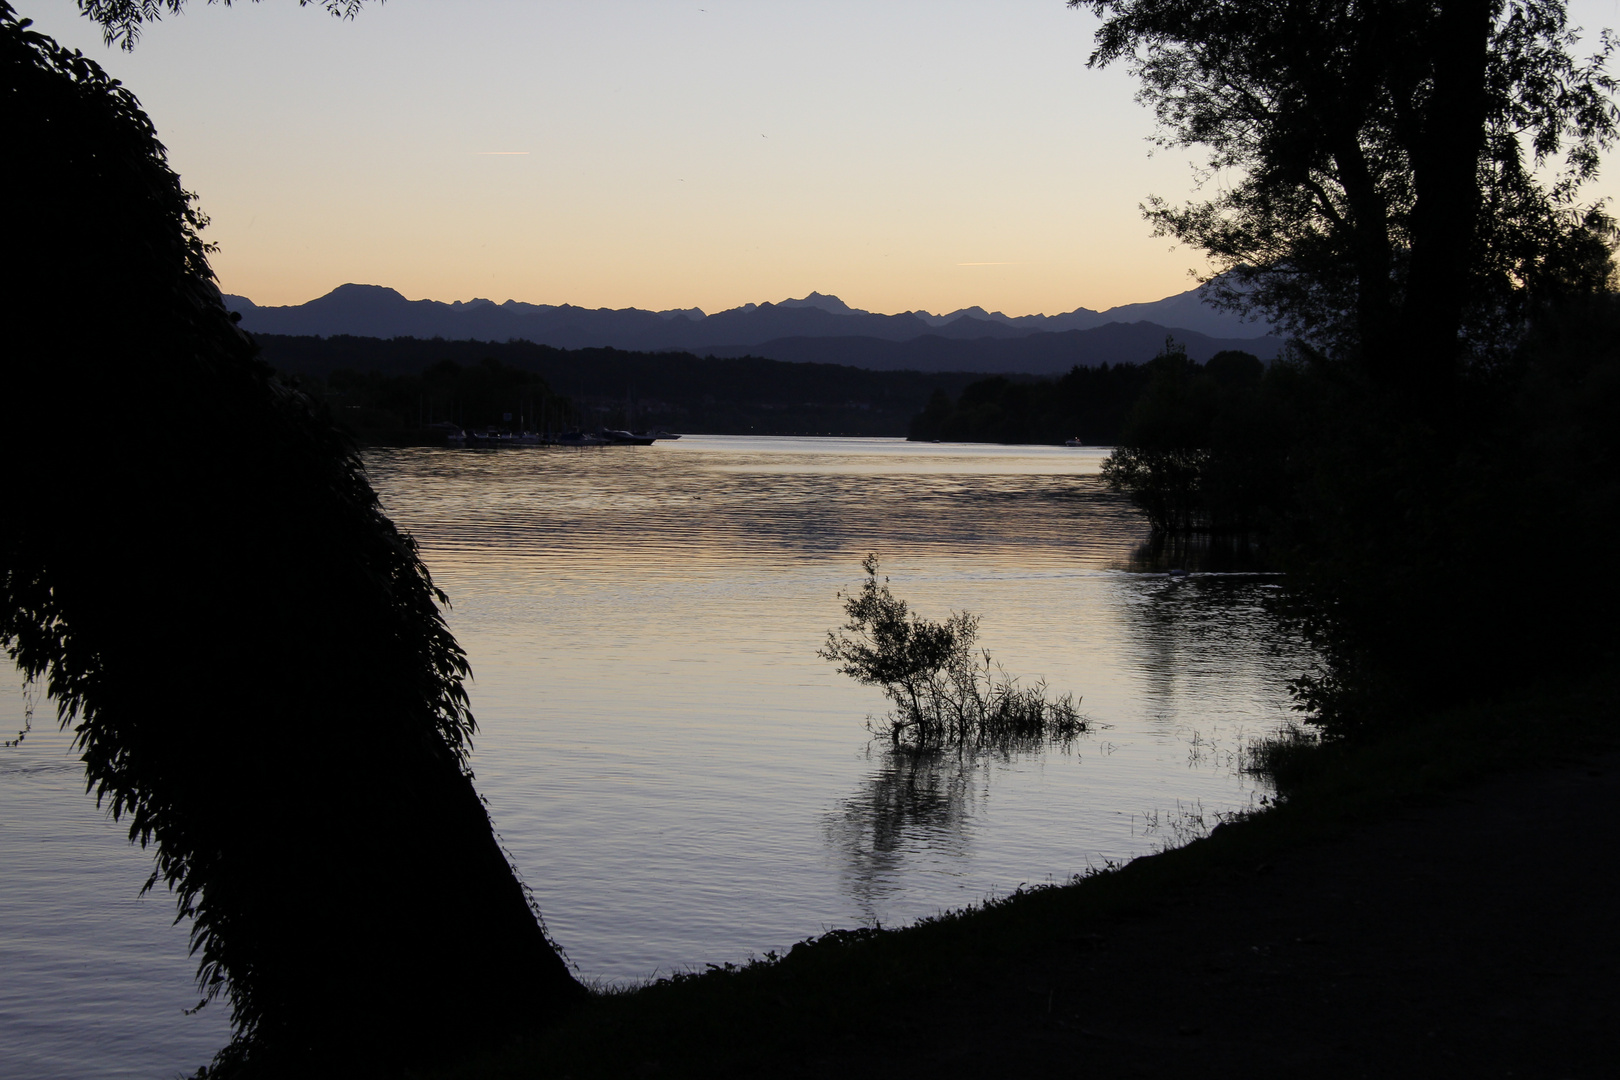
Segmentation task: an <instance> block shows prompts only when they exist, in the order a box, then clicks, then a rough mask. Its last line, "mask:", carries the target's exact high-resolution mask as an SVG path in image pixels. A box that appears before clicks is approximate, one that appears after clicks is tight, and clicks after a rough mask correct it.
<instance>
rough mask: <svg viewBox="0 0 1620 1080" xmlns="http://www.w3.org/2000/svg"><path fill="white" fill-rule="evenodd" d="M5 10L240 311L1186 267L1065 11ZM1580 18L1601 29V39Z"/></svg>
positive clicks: (676, 302)
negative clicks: (39, 33)
mask: <svg viewBox="0 0 1620 1080" xmlns="http://www.w3.org/2000/svg"><path fill="white" fill-rule="evenodd" d="M19 8H20V14H22V15H24V16H27V17H30V18H32V19H34V20H35V24H36V26H37V28H38V29H40V30H43V31H44V32H46V33H49V34H51V35H52V36H54V37H56V38H57V39H58V40H60V41H62V42H64V43H65V44H69V45H73V46H76V47H78V48H80V49H82V50H83V51H84V52H85V53H87V54H88V55H90V56H91V57H93V58H95V59H96V60H97V61H98V62H100V63H101V64H102V65H103V66H104V67H106V68H107V69H108V70H109V71H111V72H112V73H113V74H114V75H115V76H117V77H118V78H120V79H122V80H123V81H124V82H125V83H126V84H127V85H128V86H129V87H130V88H131V89H132V90H133V91H134V92H135V93H136V95H137V96H138V97H139V98H140V99H141V101H142V103H143V104H144V105H145V107H146V109H147V111H148V113H149V114H150V115H151V116H152V118H153V120H154V122H155V123H156V124H157V127H158V132H159V135H160V137H161V138H162V139H163V141H164V142H165V144H166V145H167V146H168V147H169V150H170V154H171V162H172V163H173V165H174V166H175V168H176V169H177V170H178V171H179V172H180V174H181V176H182V177H183V179H184V181H185V183H186V185H187V187H188V188H190V189H191V190H193V191H196V192H197V193H198V194H199V195H200V196H201V205H202V207H203V209H204V211H205V212H207V213H208V214H209V215H210V216H211V217H212V219H213V226H212V227H211V228H210V229H209V231H208V234H207V235H208V239H211V240H213V241H215V242H217V243H218V244H219V245H220V251H219V254H218V255H217V256H215V259H214V266H215V268H216V270H217V271H218V273H219V276H220V283H221V285H222V287H223V288H224V289H225V290H226V291H227V292H234V293H240V294H242V295H245V296H248V297H250V298H251V299H253V300H254V301H255V302H257V303H260V304H288V303H301V302H303V301H305V300H309V299H312V298H313V297H315V296H318V295H320V294H322V293H325V292H327V291H328V290H330V289H331V288H333V287H334V286H336V285H339V284H342V283H344V282H350V281H354V282H364V283H370V284H378V285H391V286H393V287H394V288H397V289H399V290H400V291H401V292H403V293H404V294H405V295H407V296H408V297H410V298H412V299H418V298H422V297H431V298H434V299H439V300H457V299H460V300H466V299H471V298H473V297H475V296H476V297H488V298H490V299H493V300H497V301H499V300H505V299H508V298H511V299H517V300H524V301H529V302H532V303H554V304H555V303H573V304H580V305H584V306H588V307H628V306H635V307H643V308H658V309H662V308H674V307H694V306H696V307H702V308H704V309H705V310H707V311H717V310H720V309H723V308H727V307H732V306H736V305H738V304H742V303H747V302H762V301H766V300H780V299H784V298H786V297H788V296H803V295H804V294H805V293H807V292H810V291H811V290H819V291H821V292H826V293H836V294H837V295H839V296H841V297H843V298H844V299H845V300H846V301H848V302H849V303H852V304H854V305H856V306H859V307H864V308H868V309H871V310H876V311H904V310H912V309H917V308H922V309H926V310H930V311H949V310H952V309H954V308H958V307H963V306H968V305H973V304H979V305H982V306H984V307H986V308H989V309H992V310H996V309H999V310H1002V311H1005V312H1007V313H1008V314H1013V315H1017V314H1026V313H1030V312H1046V313H1048V314H1055V313H1057V312H1060V311H1068V310H1072V309H1074V308H1076V307H1079V306H1085V307H1092V308H1105V307H1109V306H1112V305H1115V304H1122V303H1131V302H1134V301H1143V300H1156V299H1158V298H1160V297H1162V296H1166V295H1169V294H1171V293H1176V292H1180V291H1182V290H1183V289H1186V288H1188V287H1189V286H1190V285H1191V284H1193V282H1192V279H1191V278H1189V276H1188V272H1189V271H1190V270H1196V269H1200V268H1201V267H1202V265H1203V264H1202V262H1201V260H1200V259H1199V258H1198V256H1197V255H1196V253H1194V252H1190V251H1188V250H1185V249H1176V250H1172V247H1171V244H1170V242H1169V241H1168V240H1165V239H1154V238H1153V237H1152V235H1151V233H1150V230H1149V228H1148V226H1147V225H1146V224H1145V223H1144V222H1143V221H1142V219H1141V215H1140V213H1139V211H1138V209H1137V206H1138V204H1139V203H1140V202H1141V201H1142V200H1143V198H1144V197H1145V196H1147V195H1148V194H1150V193H1152V194H1158V195H1163V196H1165V197H1167V198H1171V199H1181V198H1185V197H1187V196H1189V195H1190V194H1191V193H1192V191H1193V173H1192V169H1191V165H1192V164H1193V161H1194V160H1195V159H1193V158H1190V157H1189V156H1188V155H1185V154H1182V153H1175V152H1164V151H1159V152H1156V153H1155V154H1153V156H1151V157H1150V156H1149V152H1150V150H1152V147H1151V145H1150V144H1149V142H1148V137H1149V136H1150V135H1151V134H1152V131H1153V125H1152V120H1151V116H1150V115H1149V114H1148V112H1147V111H1146V110H1145V109H1143V108H1142V107H1141V106H1139V105H1137V104H1136V103H1135V101H1134V100H1133V96H1134V93H1135V85H1134V83H1133V81H1132V80H1131V79H1130V78H1129V76H1128V75H1127V74H1126V73H1125V71H1124V70H1123V69H1122V68H1118V69H1110V70H1107V71H1100V72H1099V71H1089V70H1087V69H1086V67H1085V59H1086V56H1087V54H1088V53H1089V51H1090V47H1091V34H1092V31H1093V29H1094V27H1095V20H1094V19H1093V18H1092V17H1091V16H1090V15H1087V14H1084V13H1081V12H1075V11H1070V10H1068V9H1067V8H1066V7H1065V5H1064V3H1063V0H971V2H970V0H858V2H857V0H814V2H810V0H798V2H795V3H787V2H777V0H693V2H671V0H543V2H542V0H470V2H462V3H456V4H449V3H443V2H428V0H391V2H389V3H387V4H385V5H378V4H375V3H371V4H367V6H366V7H365V8H364V9H363V10H362V12H361V14H360V16H359V18H358V19H356V20H355V21H353V22H342V21H339V20H337V19H334V18H332V17H331V16H330V15H328V14H327V13H325V12H324V11H322V10H320V9H319V8H318V7H309V8H303V9H300V8H299V7H297V5H296V3H295V2H294V0H265V2H264V3H261V4H244V3H240V2H239V3H238V5H237V6H235V7H232V8H229V9H226V8H223V7H218V6H206V5H204V4H203V3H201V2H200V0H192V4H191V5H190V6H189V7H188V9H187V11H186V12H185V14H183V15H181V16H179V17H176V18H172V19H168V20H165V21H164V22H162V23H159V24H157V25H154V26H150V27H148V28H147V31H146V33H145V35H144V36H143V37H142V38H141V41H140V43H139V45H138V46H137V47H136V49H135V51H134V52H133V53H132V54H125V53H122V52H118V51H116V50H112V49H108V48H106V47H105V46H104V45H103V44H102V43H101V37H100V33H99V31H98V29H97V28H96V27H94V26H93V25H92V24H90V23H89V22H88V21H86V20H84V19H83V18H81V17H79V16H78V15H77V14H76V9H75V7H74V5H73V4H72V3H70V2H68V0H21V3H19ZM1571 11H1572V16H1573V21H1574V22H1576V23H1577V24H1579V25H1583V26H1585V27H1587V28H1588V29H1589V30H1590V31H1591V33H1590V34H1589V35H1588V36H1589V38H1590V39H1591V40H1595V38H1596V31H1597V30H1598V29H1599V28H1600V27H1602V26H1605V25H1610V26H1612V25H1615V24H1616V23H1617V22H1620V0H1589V2H1585V3H1576V4H1572V5H1571ZM1611 171H1613V170H1611ZM1616 191H1620V177H1617V176H1614V175H1606V176H1605V177H1604V179H1603V181H1602V182H1601V183H1600V184H1599V185H1598V186H1596V187H1595V188H1594V189H1593V193H1594V194H1610V193H1611V192H1616Z"/></svg>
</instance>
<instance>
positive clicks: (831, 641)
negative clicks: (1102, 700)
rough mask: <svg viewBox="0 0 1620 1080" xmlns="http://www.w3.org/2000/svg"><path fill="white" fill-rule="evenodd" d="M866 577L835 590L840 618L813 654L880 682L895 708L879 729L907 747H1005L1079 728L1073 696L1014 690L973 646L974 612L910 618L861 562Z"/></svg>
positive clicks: (870, 564) (874, 565)
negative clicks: (849, 589) (844, 590)
mask: <svg viewBox="0 0 1620 1080" xmlns="http://www.w3.org/2000/svg"><path fill="white" fill-rule="evenodd" d="M861 569H862V570H865V571H866V581H865V582H863V583H862V584H861V588H860V590H859V591H858V592H855V593H851V594H848V595H845V594H840V595H841V596H842V598H843V600H844V611H845V613H846V614H847V615H848V616H849V622H847V623H846V624H845V625H844V627H843V628H842V630H832V631H829V632H828V634H827V643H826V644H825V645H823V646H822V647H821V649H820V650H818V652H817V655H818V656H820V657H822V658H823V659H825V660H830V661H832V662H833V663H835V664H837V665H838V670H839V672H841V673H842V674H845V675H849V676H851V677H853V678H855V679H857V680H859V681H860V682H863V683H867V684H868V685H875V686H880V687H882V688H883V692H884V694H885V695H887V696H888V698H889V700H890V701H892V702H893V703H894V706H895V711H894V712H893V713H891V714H889V716H888V717H886V718H884V719H883V720H882V721H881V722H880V724H881V728H880V730H879V733H880V734H882V735H884V736H886V737H887V738H888V739H890V740H891V741H892V742H893V743H894V744H895V745H897V746H898V745H901V744H905V745H907V746H910V747H912V748H915V749H925V748H937V747H963V748H965V747H974V746H1007V745H1010V744H1015V743H1024V744H1028V743H1031V742H1038V741H1040V740H1044V739H1049V738H1050V739H1060V740H1062V739H1070V738H1073V737H1074V736H1075V735H1078V734H1080V733H1081V732H1083V731H1085V730H1086V720H1085V718H1084V717H1083V716H1081V715H1080V712H1079V710H1078V709H1077V708H1076V706H1075V701H1074V697H1073V695H1070V694H1065V695H1063V696H1062V697H1060V698H1055V699H1050V700H1049V699H1048V698H1047V696H1046V684H1045V683H1044V682H1038V683H1036V684H1035V685H1034V686H1031V687H1021V686H1019V685H1018V682H1017V680H1015V679H1012V678H1010V677H1008V675H1007V673H1006V672H1005V671H1004V670H1003V669H1002V668H1001V667H1000V665H998V664H996V663H995V661H994V660H993V659H991V656H990V653H989V652H988V651H987V650H983V649H977V650H976V649H975V648H974V643H975V641H976V640H977V638H978V632H979V619H978V616H976V615H973V614H971V613H969V612H965V611H961V612H955V613H953V614H952V615H951V616H950V617H949V618H948V619H946V620H945V621H944V622H942V623H937V622H930V621H928V620H927V619H924V618H922V617H921V616H919V615H916V614H915V613H913V612H911V610H910V608H909V607H908V605H907V604H906V602H905V601H904V600H901V599H899V598H898V597H896V596H895V595H894V594H893V593H892V592H890V591H889V579H888V578H884V579H883V580H882V581H881V582H879V581H878V577H877V574H878V559H877V556H876V555H868V556H867V557H866V558H865V559H863V560H861Z"/></svg>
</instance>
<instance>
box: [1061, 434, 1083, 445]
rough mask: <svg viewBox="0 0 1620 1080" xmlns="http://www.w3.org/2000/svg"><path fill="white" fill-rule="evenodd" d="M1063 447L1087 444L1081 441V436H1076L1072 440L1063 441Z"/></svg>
mask: <svg viewBox="0 0 1620 1080" xmlns="http://www.w3.org/2000/svg"><path fill="white" fill-rule="evenodd" d="M1063 445H1064V446H1084V445H1086V444H1085V443H1083V442H1081V441H1080V436H1078V435H1076V436H1075V437H1074V438H1072V439H1064V440H1063Z"/></svg>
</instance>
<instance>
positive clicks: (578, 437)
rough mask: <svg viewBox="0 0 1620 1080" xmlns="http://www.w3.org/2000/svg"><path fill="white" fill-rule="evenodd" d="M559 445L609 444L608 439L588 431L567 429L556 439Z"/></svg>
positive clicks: (555, 442) (555, 441)
mask: <svg viewBox="0 0 1620 1080" xmlns="http://www.w3.org/2000/svg"><path fill="white" fill-rule="evenodd" d="M554 444H555V445H557V446H607V445H608V441H607V440H606V439H604V438H602V437H601V436H600V435H593V434H591V433H590V432H588V431H565V432H563V433H562V434H561V435H558V436H557V438H556V439H555V440H554Z"/></svg>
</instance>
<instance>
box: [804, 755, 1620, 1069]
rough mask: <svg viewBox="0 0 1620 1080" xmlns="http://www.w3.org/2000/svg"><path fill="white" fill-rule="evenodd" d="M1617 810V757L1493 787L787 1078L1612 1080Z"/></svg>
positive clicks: (944, 1006) (990, 987)
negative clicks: (1435, 1079) (1039, 1074)
mask: <svg viewBox="0 0 1620 1080" xmlns="http://www.w3.org/2000/svg"><path fill="white" fill-rule="evenodd" d="M1617 808H1620V756H1615V755H1608V756H1605V757H1603V758H1599V759H1595V760H1593V761H1590V762H1583V763H1579V764H1574V763H1571V764H1568V765H1565V766H1563V767H1559V768H1553V769H1548V770H1544V771H1540V772H1536V773H1531V774H1525V775H1517V776H1507V777H1497V778H1495V779H1493V780H1491V781H1489V782H1487V783H1486V784H1484V785H1482V786H1479V787H1475V788H1471V789H1469V790H1467V791H1463V792H1458V793H1455V794H1453V795H1451V796H1450V797H1448V798H1446V799H1445V800H1444V801H1441V802H1437V803H1434V804H1432V805H1428V806H1421V807H1416V808H1413V809H1411V810H1410V811H1408V812H1406V813H1404V814H1402V815H1400V816H1397V817H1396V818H1393V819H1390V820H1385V821H1382V822H1379V823H1375V824H1372V825H1369V826H1367V827H1365V828H1362V829H1359V830H1356V831H1355V832H1353V833H1351V834H1349V835H1347V836H1345V837H1343V838H1342V839H1338V840H1333V841H1326V842H1321V843H1316V844H1311V845H1308V846H1305V847H1302V848H1296V849H1294V850H1291V851H1287V852H1286V853H1284V854H1282V855H1279V856H1277V857H1275V858H1274V859H1273V860H1272V861H1271V862H1269V863H1263V864H1260V865H1256V866H1253V867H1251V868H1246V869H1243V870H1229V871H1225V872H1224V873H1223V874H1222V875H1218V876H1217V878H1216V880H1214V881H1205V882H1203V883H1200V885H1199V886H1198V887H1197V888H1196V889H1192V888H1189V889H1187V890H1185V891H1183V892H1180V893H1177V894H1175V895H1173V896H1172V897H1170V898H1169V899H1168V900H1167V901H1166V902H1165V903H1164V904H1162V905H1160V906H1158V907H1157V908H1156V909H1153V910H1150V911H1146V912H1144V913H1143V914H1141V915H1140V916H1136V917H1130V918H1116V919H1109V920H1106V921H1104V922H1100V923H1096V924H1093V925H1087V926H1085V927H1083V928H1081V930H1082V931H1083V932H1077V933H1076V934H1075V935H1074V936H1073V937H1072V938H1071V939H1070V940H1067V941H1061V942H1055V943H1052V944H1051V945H1050V947H1049V948H1047V947H1043V948H1042V950H1041V951H1040V952H1039V953H1038V954H1031V955H1026V956H1023V957H1019V958H1016V959H1013V960H1012V962H1011V963H1010V964H1008V965H1007V966H1006V967H1005V968H999V969H998V971H997V973H996V974H993V975H991V976H988V977H983V978H980V979H977V980H975V981H974V982H973V984H972V985H958V986H953V987H943V986H942V987H938V988H932V989H934V993H930V994H929V995H928V996H929V997H933V998H934V999H935V1000H934V1004H935V1005H936V1006H937V1008H935V1009H923V1010H918V1009H916V1008H915V1007H914V1006H915V1004H916V1003H915V1002H914V1003H912V1005H913V1007H911V1008H902V1009H899V1010H897V1012H898V1013H900V1016H897V1017H896V1019H897V1020H900V1021H901V1022H900V1024H898V1025H896V1027H899V1028H900V1029H901V1030H895V1029H894V1028H891V1029H890V1030H889V1031H888V1033H887V1035H886V1036H879V1035H877V1034H876V1033H875V1032H874V1033H873V1034H872V1036H869V1039H861V1040H860V1041H861V1042H862V1043H865V1045H863V1046H860V1047H859V1048H857V1047H854V1046H849V1045H847V1044H846V1045H844V1046H839V1047H838V1048H837V1050H836V1051H834V1052H833V1054H831V1055H829V1056H827V1057H822V1058H820V1060H817V1061H815V1062H814V1063H813V1064H812V1063H810V1062H802V1063H799V1064H800V1067H801V1068H803V1067H804V1066H809V1068H808V1069H807V1070H806V1071H807V1072H811V1073H815V1074H820V1075H845V1076H847V1075H880V1074H884V1073H888V1074H891V1075H903V1076H920V1075H934V1076H968V1075H973V1076H984V1077H997V1076H1011V1075H1017V1074H1021V1073H1032V1072H1034V1071H1036V1070H1050V1071H1051V1073H1052V1074H1055V1075H1061V1076H1071V1075H1086V1076H1101V1077H1108V1076H1166V1077H1172V1076H1173V1077H1225V1076H1243V1077H1256V1076H1260V1077H1269V1076H1309V1077H1316V1076H1346V1077H1352V1076H1357V1077H1359V1076H1369V1077H1381V1076H1470V1077H1503V1076H1519V1077H1524V1076H1531V1077H1600V1076H1602V1077H1608V1076H1617V1075H1620V898H1617V895H1616V893H1617V890H1616V885H1617V884H1620V875H1617V872H1616V859H1617V856H1620V813H1617ZM936 995H937V996H936ZM919 1012H922V1013H923V1014H925V1015H930V1019H929V1020H927V1021H924V1022H922V1023H920V1024H919V1023H918V1022H917V1019H916V1018H917V1016H918V1014H919ZM902 1017H903V1019H902ZM874 1019H875V1020H877V1026H878V1027H879V1028H881V1027H882V1026H883V1024H882V1021H881V1018H874ZM869 1040H870V1041H869ZM839 1041H840V1042H842V1040H839Z"/></svg>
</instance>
